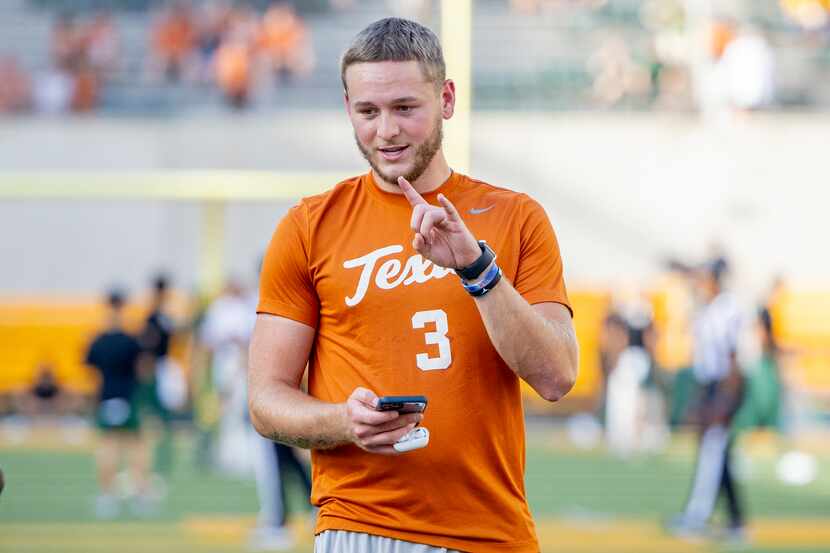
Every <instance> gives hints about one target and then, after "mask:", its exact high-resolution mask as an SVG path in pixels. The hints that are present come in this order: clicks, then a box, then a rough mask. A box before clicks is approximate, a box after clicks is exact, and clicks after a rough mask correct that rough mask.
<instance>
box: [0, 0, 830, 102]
mask: <svg viewBox="0 0 830 553" xmlns="http://www.w3.org/2000/svg"><path fill="white" fill-rule="evenodd" d="M505 4H506V5H507V6H508V7H509V9H510V13H512V14H513V15H515V16H517V17H519V18H528V17H533V18H539V19H540V20H546V21H550V22H553V23H555V25H556V28H554V29H552V32H567V33H573V32H574V28H572V27H573V26H574V25H576V26H577V27H578V25H577V23H578V21H580V19H584V20H585V21H593V19H592V18H599V19H597V21H596V22H595V23H594V24H593V25H592V26H590V27H589V28H587V29H585V30H584V31H579V33H580V43H582V44H585V46H586V47H585V50H584V52H580V54H579V55H580V56H583V59H582V60H581V61H580V63H581V65H582V67H580V68H579V69H578V70H577V72H578V73H579V75H575V74H569V73H567V71H571V70H568V69H566V67H565V66H563V67H561V68H558V69H557V65H556V63H557V61H556V60H559V61H560V62H562V60H564V59H566V58H567V57H568V56H573V55H575V53H574V52H555V51H551V52H550V58H549V59H539V60H538V61H537V65H538V67H537V69H536V71H537V72H538V73H539V75H537V78H538V80H539V83H540V84H539V85H538V86H541V87H542V88H544V87H546V86H554V87H562V86H565V87H571V88H574V89H575V90H562V91H559V90H557V91H555V92H556V94H557V96H568V95H574V94H575V95H576V96H575V97H574V98H571V99H570V100H561V101H567V102H575V103H576V104H577V105H580V106H582V105H586V104H587V105H590V106H593V107H598V108H619V107H622V108H634V109H666V110H675V111H676V110H681V111H690V110H699V111H701V112H703V113H704V115H705V116H709V115H713V116H715V117H722V116H723V115H724V114H732V113H741V114H746V113H749V112H752V111H756V110H760V109H765V108H768V107H770V106H774V105H781V103H782V102H784V101H785V100H786V99H780V98H776V97H775V91H776V89H777V88H778V84H779V83H778V80H777V78H776V76H777V74H778V73H779V69H780V67H777V65H776V62H775V57H776V56H775V53H776V52H777V51H779V50H787V49H788V48H789V49H792V48H794V47H798V48H802V47H803V48H807V50H805V53H806V52H807V51H808V50H809V51H811V52H813V54H808V55H810V56H813V57H815V59H816V60H819V61H820V59H821V58H822V54H821V51H822V48H826V47H827V46H828V43H830V32H828V31H830V3H828V0H779V2H778V6H777V12H776V14H777V17H778V18H779V21H780V22H786V25H788V26H789V27H784V26H782V25H781V24H780V23H779V24H777V25H778V27H777V28H776V32H779V31H780V30H781V29H782V28H789V29H790V31H792V30H794V29H800V33H801V34H800V35H798V36H799V37H800V38H792V39H786V40H787V42H786V43H781V44H776V38H775V37H779V39H780V36H781V35H780V33H779V34H778V35H774V34H771V28H770V24H769V22H766V23H761V22H758V21H757V18H755V17H753V16H752V15H751V13H748V12H747V13H743V12H740V11H736V9H734V6H733V4H735V3H734V2H733V3H730V4H729V6H733V7H732V8H729V7H728V6H727V4H724V5H723V6H721V5H720V4H717V5H715V4H713V6H712V9H711V11H708V12H706V13H705V15H702V14H696V15H695V14H690V13H687V6H686V5H685V4H684V3H683V2H680V1H679V0H647V1H644V2H642V3H641V4H640V6H639V8H638V10H639V11H638V13H637V14H635V15H636V19H637V21H636V22H630V21H629V22H628V23H627V24H626V25H623V24H621V23H620V22H614V20H613V19H611V20H609V21H605V20H602V19H601V18H600V16H599V14H600V13H601V12H603V11H609V10H610V12H613V10H612V9H611V8H613V2H610V1H608V0H601V1H597V0H580V1H579V2H575V1H572V0H567V1H565V0H510V1H509V2H505ZM256 5H257V6H258V7H260V6H264V7H262V8H259V9H258V8H255V7H253V5H252V3H248V2H233V3H232V2H225V1H219V0H217V1H208V2H198V3H196V2H191V0H177V1H175V2H169V3H168V2H166V3H161V4H160V8H158V9H157V10H156V11H155V12H154V13H151V14H150V23H149V25H148V27H147V28H146V29H142V32H143V34H144V36H145V41H144V43H143V45H142V59H141V67H140V68H137V67H133V65H135V63H136V62H135V58H134V56H128V55H127V52H125V47H124V44H123V41H122V36H121V31H120V30H119V28H118V24H117V21H116V17H115V16H114V15H113V14H112V13H110V12H107V11H98V12H92V13H85V14H83V15H77V16H70V15H62V16H58V17H57V18H56V20H55V22H54V24H53V28H52V31H51V37H50V39H49V40H50V46H49V53H50V58H51V59H50V60H49V63H48V66H47V67H46V68H44V69H38V70H37V71H35V72H32V68H27V67H25V66H24V64H22V63H21V61H20V60H19V59H16V58H15V57H13V56H9V55H3V53H2V52H0V113H17V112H25V111H35V112H42V113H63V112H67V111H74V112H87V111H90V110H93V109H95V108H96V107H99V106H101V105H102V101H103V100H104V97H105V96H106V93H107V90H108V85H110V84H111V83H116V82H117V83H118V84H119V86H121V91H122V92H123V91H124V90H126V89H129V88H130V87H135V86H136V85H142V86H146V85H148V84H151V85H152V84H153V83H155V84H160V83H166V84H167V85H168V86H170V87H174V86H176V85H177V84H179V83H186V84H191V85H194V86H199V87H204V88H205V90H208V91H218V92H219V94H221V96H222V97H223V98H224V99H225V100H226V102H227V103H228V104H229V105H230V106H233V107H235V108H243V107H245V106H247V105H249V104H250V103H251V102H252V96H254V95H255V93H256V91H257V90H260V88H264V87H269V88H271V89H277V90H278V89H279V88H280V87H284V86H291V85H292V84H295V83H296V84H300V83H302V82H303V81H304V80H305V81H306V82H308V77H309V76H310V75H311V74H312V72H313V71H314V68H315V51H314V47H313V41H312V34H311V33H312V30H311V27H310V25H309V24H308V23H307V22H306V21H305V20H304V19H303V17H302V16H301V15H300V14H299V13H297V11H296V10H295V8H294V5H295V4H294V2H290V1H288V0H273V1H272V2H270V3H265V2H258V3H256ZM385 5H386V6H387V7H388V9H389V13H390V14H395V15H399V16H403V17H410V18H413V19H417V20H421V21H430V22H432V23H434V18H435V13H434V12H435V10H434V2H433V1H430V0H387V2H385ZM326 6H327V9H328V10H329V12H330V17H333V18H336V17H338V14H339V13H342V12H344V11H347V10H359V9H361V5H360V2H358V1H357V0H330V1H329V2H328V3H327V4H326ZM614 9H617V8H614ZM610 12H609V13H610ZM736 14H738V15H736ZM520 21H521V20H520ZM520 25H521V23H520ZM569 25H570V27H569ZM517 28H518V29H521V28H523V27H521V26H519V27H517ZM790 31H788V32H790ZM569 36H570V35H569ZM543 40H546V39H543ZM811 45H812V46H811ZM808 47H809V48H808ZM560 58H561V59H560ZM566 65H567V64H566ZM546 71H550V72H552V73H553V74H556V72H557V71H560V72H563V71H564V72H565V73H563V74H562V75H560V76H559V77H558V80H556V79H554V80H553V81H551V82H550V83H548V82H547V81H545V79H544V74H545V72H546ZM793 71H795V72H796V73H798V72H799V70H798V68H794V67H788V72H789V74H788V78H789V80H790V81H792V80H793V77H794V75H795V73H793ZM581 75H584V78H585V79H587V80H588V81H589V82H588V83H587V86H586V83H584V82H583V81H582V79H583V77H582V76H581ZM505 78H506V79H507V80H508V81H509V80H510V78H512V77H511V76H510V75H506V76H505ZM796 78H798V79H801V80H805V79H806V81H808V82H809V80H810V79H815V78H818V75H816V74H810V73H805V72H804V71H803V70H802V71H800V73H799V74H798V75H797V76H796ZM562 79H565V81H566V82H564V83H563V82H559V81H561V80H562ZM568 79H570V80H568ZM331 82H332V83H335V82H336V76H335V75H332V76H331ZM162 86H164V85H163V84H162ZM800 86H803V85H800ZM576 89H578V90H576ZM542 92H543V91H542ZM807 92H809V91H807ZM520 93H521V94H527V95H530V96H532V95H533V94H539V93H540V91H538V90H526V91H520ZM562 93H564V94H562ZM807 95H809V94H807Z"/></svg>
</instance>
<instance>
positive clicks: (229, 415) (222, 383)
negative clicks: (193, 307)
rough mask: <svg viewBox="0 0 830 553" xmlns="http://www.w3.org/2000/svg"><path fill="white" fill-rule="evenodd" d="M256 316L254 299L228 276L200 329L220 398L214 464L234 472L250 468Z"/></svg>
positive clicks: (214, 384)
mask: <svg viewBox="0 0 830 553" xmlns="http://www.w3.org/2000/svg"><path fill="white" fill-rule="evenodd" d="M255 319H256V308H255V302H254V301H253V299H252V298H250V297H249V296H248V295H247V294H246V293H245V289H244V288H243V286H242V285H241V284H240V283H238V282H236V281H234V280H231V281H229V282H228V283H227V285H226V286H225V289H224V290H223V291H222V294H221V295H220V296H219V297H218V298H216V299H215V300H214V301H213V302H212V303H211V304H210V306H209V307H208V309H207V312H206V313H205V316H204V319H203V321H202V328H201V332H200V339H201V342H202V344H203V345H204V347H205V349H206V350H208V351H209V352H210V353H211V357H212V359H211V369H212V371H211V372H212V374H213V386H214V388H215V390H216V391H217V392H218V395H219V401H220V413H221V414H220V421H219V429H218V432H217V436H216V442H217V443H216V447H217V452H216V457H217V465H218V466H219V467H220V468H222V469H223V470H225V471H227V472H230V473H236V474H241V473H246V472H248V470H249V469H250V468H252V467H251V461H252V459H251V458H250V456H249V455H247V453H246V451H247V449H248V443H249V434H251V430H250V424H249V423H247V422H246V417H247V413H248V406H247V395H246V393H247V392H246V379H247V376H246V374H247V363H248V361H247V359H248V341H249V339H250V336H251V332H252V330H253V325H254V321H255Z"/></svg>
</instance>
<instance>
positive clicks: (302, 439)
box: [248, 383, 349, 449]
mask: <svg viewBox="0 0 830 553" xmlns="http://www.w3.org/2000/svg"><path fill="white" fill-rule="evenodd" d="M248 408H249V410H250V413H251V422H252V423H253V425H254V428H255V429H256V431H257V432H259V433H260V434H262V435H263V436H265V437H266V438H268V439H269V440H273V441H275V442H280V443H284V444H288V445H292V446H296V447H301V448H304V449H331V448H334V447H337V446H340V445H343V444H346V443H349V439H348V430H347V427H346V423H345V416H344V410H345V404H342V403H326V402H324V401H320V400H318V399H316V398H313V397H311V396H309V395H308V394H306V393H304V392H302V391H301V390H299V389H297V388H293V387H291V386H290V385H288V384H285V383H279V384H270V385H269V387H268V389H267V390H263V389H260V390H257V391H252V393H251V394H250V398H249V401H248Z"/></svg>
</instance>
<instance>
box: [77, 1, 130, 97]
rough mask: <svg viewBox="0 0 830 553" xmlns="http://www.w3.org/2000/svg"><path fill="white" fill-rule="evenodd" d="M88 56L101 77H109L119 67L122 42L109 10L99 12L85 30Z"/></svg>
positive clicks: (96, 72)
mask: <svg viewBox="0 0 830 553" xmlns="http://www.w3.org/2000/svg"><path fill="white" fill-rule="evenodd" d="M84 43H85V50H86V58H87V60H88V61H89V66H90V68H91V69H92V71H93V72H95V74H96V75H97V76H98V78H99V79H101V80H102V81H105V80H107V79H109V78H110V77H111V76H112V74H113V73H114V72H115V70H116V69H117V68H118V64H119V61H120V60H119V58H120V55H121V44H120V40H119V37H118V31H117V29H116V27H115V23H114V21H113V18H112V14H111V13H110V12H108V11H101V12H98V13H97V14H96V15H95V16H94V17H93V19H92V21H91V22H90V23H89V24H88V25H87V26H86V29H85V31H84Z"/></svg>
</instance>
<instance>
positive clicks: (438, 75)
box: [340, 17, 447, 90]
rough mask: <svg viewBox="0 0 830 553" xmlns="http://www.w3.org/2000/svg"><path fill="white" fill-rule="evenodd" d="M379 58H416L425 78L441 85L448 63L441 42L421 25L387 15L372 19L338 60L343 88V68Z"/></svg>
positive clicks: (390, 59)
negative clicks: (377, 19)
mask: <svg viewBox="0 0 830 553" xmlns="http://www.w3.org/2000/svg"><path fill="white" fill-rule="evenodd" d="M380 61H417V62H418V63H419V64H420V65H421V69H422V70H423V72H424V77H425V78H426V79H427V81H430V82H434V83H436V86H441V85H442V84H443V83H444V79H446V74H447V66H446V64H445V63H444V52H443V51H442V50H441V41H439V40H438V37H437V36H435V33H433V32H432V31H431V30H429V29H428V28H426V27H424V26H423V25H421V24H419V23H416V22H414V21H410V20H408V19H400V18H398V17H387V18H386V19H381V20H379V21H375V22H374V23H372V24H371V25H369V26H368V27H366V28H365V29H363V30H362V31H360V32H359V33H358V34H357V36H355V37H354V40H352V43H351V45H349V48H348V49H347V50H346V51H345V52H344V53H343V57H342V58H341V59H340V79H341V80H342V81H343V89H344V90H347V87H346V69H348V68H349V66H350V65H353V64H355V63H371V62H380Z"/></svg>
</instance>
